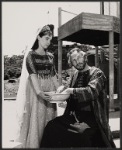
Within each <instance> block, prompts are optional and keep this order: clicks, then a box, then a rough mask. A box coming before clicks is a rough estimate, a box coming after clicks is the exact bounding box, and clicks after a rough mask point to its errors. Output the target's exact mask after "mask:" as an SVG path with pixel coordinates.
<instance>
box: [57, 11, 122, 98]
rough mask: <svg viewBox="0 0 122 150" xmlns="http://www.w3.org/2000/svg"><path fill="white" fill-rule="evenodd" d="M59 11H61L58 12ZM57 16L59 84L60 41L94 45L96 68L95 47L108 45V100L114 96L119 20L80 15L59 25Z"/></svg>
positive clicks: (60, 63) (104, 16) (94, 15)
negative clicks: (115, 52)
mask: <svg viewBox="0 0 122 150" xmlns="http://www.w3.org/2000/svg"><path fill="white" fill-rule="evenodd" d="M59 11H61V9H60V10H59ZM60 19H61V18H60V14H59V22H60V24H59V28H58V52H59V55H58V60H59V64H58V71H59V72H58V73H59V84H62V78H61V77H62V76H61V72H62V48H61V47H62V41H72V42H77V43H81V44H89V45H94V46H95V47H96V59H95V63H96V66H97V61H98V59H97V56H98V49H97V46H102V45H109V99H110V101H112V100H113V96H114V92H113V91H114V54H113V53H114V44H119V38H120V20H119V18H117V17H114V16H108V15H102V14H93V13H81V14H79V15H77V16H76V17H74V18H73V19H71V20H69V21H68V22H67V23H65V24H63V25H61V21H60Z"/></svg>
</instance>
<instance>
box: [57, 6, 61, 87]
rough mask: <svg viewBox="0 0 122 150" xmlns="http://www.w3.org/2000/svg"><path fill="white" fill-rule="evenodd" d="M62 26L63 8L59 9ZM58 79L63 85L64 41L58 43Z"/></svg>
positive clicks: (59, 19) (59, 20)
mask: <svg viewBox="0 0 122 150" xmlns="http://www.w3.org/2000/svg"><path fill="white" fill-rule="evenodd" d="M60 26H61V8H60V7H59V8H58V27H60ZM58 79H59V85H61V84H62V40H59V41H58Z"/></svg>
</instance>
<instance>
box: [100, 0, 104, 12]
mask: <svg viewBox="0 0 122 150" xmlns="http://www.w3.org/2000/svg"><path fill="white" fill-rule="evenodd" d="M100 14H102V15H104V2H103V1H101V2H100Z"/></svg>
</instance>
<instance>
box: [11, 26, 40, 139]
mask: <svg viewBox="0 0 122 150" xmlns="http://www.w3.org/2000/svg"><path fill="white" fill-rule="evenodd" d="M41 29H42V28H38V30H37V31H36V32H35V33H34V35H33V36H32V37H31V40H30V44H29V45H28V47H27V49H26V51H25V54H24V59H23V65H22V71H21V76H20V81H19V88H18V92H17V97H16V104H15V109H16V110H15V113H16V114H15V115H16V116H15V119H16V120H15V121H16V122H15V126H14V131H15V133H14V140H15V141H16V140H17V139H18V138H19V135H20V129H21V125H22V122H23V115H24V113H26V110H25V103H26V84H27V79H28V77H29V74H28V72H27V69H26V58H27V55H28V53H29V51H31V48H32V46H33V43H34V42H35V40H36V38H37V36H38V34H39V33H40V31H41Z"/></svg>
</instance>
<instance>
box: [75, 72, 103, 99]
mask: <svg viewBox="0 0 122 150" xmlns="http://www.w3.org/2000/svg"><path fill="white" fill-rule="evenodd" d="M105 80H106V78H105V76H104V73H103V72H102V71H101V70H96V71H95V72H94V73H93V74H92V75H91V78H90V81H89V83H88V85H87V86H86V87H81V88H75V89H74V94H76V95H77V96H78V101H79V102H84V101H92V100H95V99H97V97H98V96H99V93H100V91H102V90H104V88H105Z"/></svg>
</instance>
